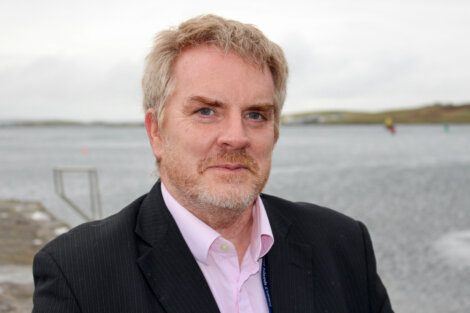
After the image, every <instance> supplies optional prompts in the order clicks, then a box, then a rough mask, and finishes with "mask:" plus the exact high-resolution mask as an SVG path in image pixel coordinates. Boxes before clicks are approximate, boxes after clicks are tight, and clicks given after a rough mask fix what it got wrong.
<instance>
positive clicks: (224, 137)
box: [217, 116, 250, 150]
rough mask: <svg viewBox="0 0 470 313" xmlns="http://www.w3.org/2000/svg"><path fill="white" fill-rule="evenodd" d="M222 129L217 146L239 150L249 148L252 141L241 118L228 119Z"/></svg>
mask: <svg viewBox="0 0 470 313" xmlns="http://www.w3.org/2000/svg"><path fill="white" fill-rule="evenodd" d="M220 128H221V129H220V133H219V136H218V138H217V144H218V145H219V146H221V147H222V148H224V149H229V150H237V149H243V148H246V147H247V146H248V144H249V142H250V140H249V137H248V134H247V129H246V125H244V123H243V118H242V117H241V116H231V117H229V118H226V119H225V120H224V123H222V124H221V127H220Z"/></svg>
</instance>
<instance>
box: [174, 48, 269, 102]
mask: <svg viewBox="0 0 470 313" xmlns="http://www.w3.org/2000/svg"><path fill="white" fill-rule="evenodd" d="M172 70H173V71H172V74H173V75H172V77H173V80H174V82H175V87H176V90H175V91H176V92H177V93H181V92H203V93H208V94H203V95H202V96H223V97H225V98H228V99H226V100H229V98H232V99H231V100H234V101H236V100H240V101H243V99H244V98H245V100H254V99H250V98H259V97H261V98H264V99H256V100H259V101H261V100H263V101H265V102H266V101H268V102H273V96H274V82H273V77H272V75H271V71H270V70H269V68H268V67H267V66H266V65H264V66H263V67H261V66H259V65H257V64H255V63H253V62H250V61H249V60H246V59H243V58H241V57H240V56H239V55H237V54H235V53H233V52H230V51H229V52H226V51H223V50H221V49H220V48H218V47H215V46H211V45H202V46H197V47H191V48H188V49H186V50H184V51H183V52H182V53H181V54H180V55H179V56H178V58H177V59H176V62H175V63H174V66H173V69H172ZM221 100H223V99H221Z"/></svg>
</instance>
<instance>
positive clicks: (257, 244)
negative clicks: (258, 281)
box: [161, 183, 274, 263]
mask: <svg viewBox="0 0 470 313" xmlns="http://www.w3.org/2000/svg"><path fill="white" fill-rule="evenodd" d="M161 188H162V195H163V200H164V201H165V204H166V206H167V207H168V210H169V211H170V214H171V215H172V216H173V219H174V220H175V222H176V225H178V228H179V230H180V232H181V234H182V235H183V238H184V240H185V241H186V244H187V245H188V247H189V249H190V250H191V253H192V254H193V255H194V257H195V258H196V259H197V260H198V261H199V262H203V263H207V257H208V253H209V249H210V247H211V245H212V243H213V242H214V241H215V240H216V239H217V238H219V237H221V236H220V234H219V233H218V232H217V231H215V230H214V229H212V228H211V227H210V226H208V225H207V224H206V223H204V222H203V221H201V220H200V219H198V218H197V217H196V216H195V215H194V214H192V213H191V212H190V211H188V210H187V209H185V208H184V207H183V206H181V205H180V204H179V203H178V201H176V199H175V198H173V196H172V195H171V194H170V193H169V192H168V190H167V189H166V187H165V185H164V184H163V183H162V184H161ZM273 244H274V236H273V233H272V230H271V226H270V224H269V219H268V216H267V214H266V209H265V207H264V205H263V202H262V201H261V198H260V197H259V196H258V197H257V198H256V201H255V204H254V206H253V227H252V233H251V243H250V247H249V250H250V254H251V255H252V257H253V258H254V259H255V260H257V259H259V258H261V257H263V256H264V255H266V253H268V251H269V250H270V249H271V247H272V245H273ZM247 252H248V251H247Z"/></svg>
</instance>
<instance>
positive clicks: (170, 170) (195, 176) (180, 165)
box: [160, 147, 270, 224]
mask: <svg viewBox="0 0 470 313" xmlns="http://www.w3.org/2000/svg"><path fill="white" fill-rule="evenodd" d="M167 148H169V147H167ZM169 150H170V153H169V154H167V158H165V159H166V160H165V159H162V160H161V163H160V169H161V173H162V174H164V175H165V176H166V178H167V179H168V183H169V184H170V185H171V187H173V188H174V189H176V190H174V191H175V192H176V193H177V195H174V196H175V198H176V200H178V201H179V202H180V203H181V204H182V205H183V206H185V207H186V208H188V209H190V210H191V209H193V210H194V209H195V210H196V211H197V212H194V213H202V214H203V215H209V216H212V217H217V218H218V219H219V220H220V221H226V222H230V221H231V220H233V219H234V218H236V217H238V216H240V214H241V213H242V212H243V211H244V210H245V209H247V208H249V207H250V206H252V205H253V204H254V201H255V200H256V198H257V197H258V195H259V193H260V192H261V191H262V190H263V188H264V186H265V185H266V182H267V180H268V177H269V171H270V161H269V162H267V165H266V166H265V168H260V166H259V165H258V163H257V162H256V161H255V160H254V159H253V158H252V157H251V156H250V155H248V154H247V153H246V151H245V150H244V149H242V150H235V151H221V152H219V153H218V154H217V155H215V156H211V157H207V158H205V159H202V160H200V161H199V162H198V164H197V168H196V169H195V168H187V167H185V165H186V163H187V162H186V161H185V159H184V158H180V157H179V156H180V155H181V154H178V153H172V152H173V151H171V150H172V149H171V148H170V149H169ZM167 151H168V150H167ZM221 164H237V165H241V166H242V167H243V168H244V169H243V170H241V171H240V172H238V171H236V172H230V171H228V172H227V173H225V172H218V171H215V172H212V171H213V169H211V167H214V166H217V165H221ZM167 187H170V186H167ZM171 187H170V188H171ZM173 188H171V189H173ZM178 196H179V197H178ZM196 215H198V214H196ZM222 224H225V223H222Z"/></svg>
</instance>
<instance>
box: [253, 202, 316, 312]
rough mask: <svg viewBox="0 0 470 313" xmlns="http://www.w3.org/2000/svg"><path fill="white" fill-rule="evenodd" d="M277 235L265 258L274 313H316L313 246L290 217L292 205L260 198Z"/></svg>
mask: <svg viewBox="0 0 470 313" xmlns="http://www.w3.org/2000/svg"><path fill="white" fill-rule="evenodd" d="M261 198H262V200H263V203H264V205H265V207H266V212H267V213H268V218H269V222H270V224H271V228H272V230H273V234H274V246H273V247H272V248H271V250H270V251H269V253H268V254H267V256H266V263H267V269H268V277H269V289H270V293H271V300H272V305H273V310H274V311H275V312H290V313H296V312H298V313H300V312H313V311H314V304H315V303H314V299H315V294H314V284H313V269H312V267H313V265H312V264H313V262H312V247H311V246H310V245H308V244H306V243H304V242H303V240H302V239H305V238H303V237H302V234H301V233H299V230H298V229H297V227H295V225H296V222H295V220H294V219H293V218H292V217H291V215H289V206H287V205H285V204H284V205H282V204H281V203H280V202H278V201H276V200H275V198H271V197H268V196H263V195H262V196H261Z"/></svg>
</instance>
